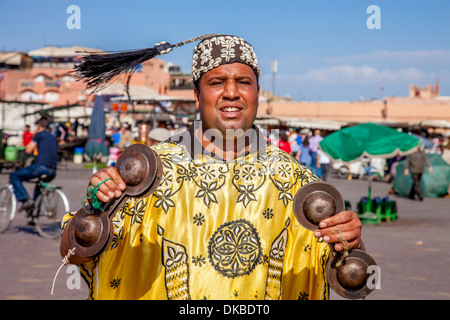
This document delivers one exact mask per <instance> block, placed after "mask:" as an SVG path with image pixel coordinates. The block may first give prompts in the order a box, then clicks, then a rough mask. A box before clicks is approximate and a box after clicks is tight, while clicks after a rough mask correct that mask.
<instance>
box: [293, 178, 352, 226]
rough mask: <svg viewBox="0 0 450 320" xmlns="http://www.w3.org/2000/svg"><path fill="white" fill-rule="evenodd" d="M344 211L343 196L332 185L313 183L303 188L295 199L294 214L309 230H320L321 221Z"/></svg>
mask: <svg viewBox="0 0 450 320" xmlns="http://www.w3.org/2000/svg"><path fill="white" fill-rule="evenodd" d="M343 210H344V201H343V200H342V196H341V194H340V193H339V191H337V189H336V188H335V187H333V186H332V185H330V184H328V183H325V182H322V181H313V182H310V183H308V184H306V185H305V186H303V187H302V188H301V189H300V190H299V191H298V192H297V194H296V195H295V197H294V214H295V217H296V218H297V220H298V222H299V223H300V224H301V225H302V226H303V227H305V228H306V229H308V230H311V231H315V230H317V229H318V228H319V223H320V221H322V220H324V219H326V218H329V217H331V216H333V215H335V214H336V213H339V212H341V211H343Z"/></svg>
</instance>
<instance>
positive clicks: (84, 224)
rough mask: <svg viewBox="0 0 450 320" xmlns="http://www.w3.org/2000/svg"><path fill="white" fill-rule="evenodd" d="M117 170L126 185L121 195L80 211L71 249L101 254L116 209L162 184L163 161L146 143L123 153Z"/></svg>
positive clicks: (70, 227) (74, 220)
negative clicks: (98, 206)
mask: <svg viewBox="0 0 450 320" xmlns="http://www.w3.org/2000/svg"><path fill="white" fill-rule="evenodd" d="M115 167H116V169H117V171H118V173H119V175H120V177H121V178H122V180H123V181H124V182H125V184H126V185H127V187H126V189H125V190H124V191H123V192H122V196H121V197H120V198H114V199H112V200H110V201H109V202H107V203H105V205H104V207H103V209H102V210H99V209H95V208H93V207H92V205H90V204H88V205H86V206H85V207H84V208H81V209H80V210H78V211H77V213H76V214H75V216H74V217H73V218H72V221H71V222H70V224H69V225H68V229H67V230H66V232H68V240H69V245H70V248H75V252H76V254H77V255H78V256H80V257H85V258H92V257H95V256H97V255H99V254H100V253H101V252H103V250H104V249H105V248H107V246H108V245H109V243H110V242H111V240H112V235H113V233H114V228H113V226H112V221H111V220H112V218H113V217H114V214H115V213H116V212H117V209H118V208H119V207H120V206H121V205H122V204H123V203H124V202H125V201H126V200H127V199H128V198H130V197H133V198H143V197H146V196H149V195H150V194H152V193H153V192H154V191H155V190H156V188H157V187H158V186H159V183H160V180H161V175H162V164H161V160H160V159H159V157H158V155H157V154H156V152H155V151H153V150H152V149H151V148H149V147H148V146H146V145H144V144H134V145H131V146H130V147H128V148H127V149H126V150H125V151H124V152H122V153H121V155H120V156H119V158H118V159H117V161H116V166H115Z"/></svg>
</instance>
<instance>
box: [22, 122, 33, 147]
mask: <svg viewBox="0 0 450 320" xmlns="http://www.w3.org/2000/svg"><path fill="white" fill-rule="evenodd" d="M31 140H33V132H31V131H30V125H29V124H27V125H26V126H25V130H24V131H23V134H22V144H23V146H24V147H26V146H27V145H28V144H29V143H30V142H31Z"/></svg>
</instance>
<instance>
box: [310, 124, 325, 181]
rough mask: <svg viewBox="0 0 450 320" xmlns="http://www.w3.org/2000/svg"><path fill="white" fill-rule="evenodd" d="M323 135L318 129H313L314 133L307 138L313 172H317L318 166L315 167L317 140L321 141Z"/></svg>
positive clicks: (317, 148)
mask: <svg viewBox="0 0 450 320" xmlns="http://www.w3.org/2000/svg"><path fill="white" fill-rule="evenodd" d="M322 139H323V137H322V136H321V135H320V130H319V129H316V130H314V135H313V136H312V137H311V139H309V148H310V150H311V170H312V172H313V173H314V174H318V173H319V168H318V167H317V151H318V150H319V142H320V141H322Z"/></svg>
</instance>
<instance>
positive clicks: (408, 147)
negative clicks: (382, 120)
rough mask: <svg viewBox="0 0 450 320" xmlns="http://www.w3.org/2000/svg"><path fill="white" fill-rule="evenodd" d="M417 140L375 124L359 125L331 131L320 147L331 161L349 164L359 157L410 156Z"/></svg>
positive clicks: (416, 144) (418, 140)
mask: <svg viewBox="0 0 450 320" xmlns="http://www.w3.org/2000/svg"><path fill="white" fill-rule="evenodd" d="M419 143H420V139H418V138H417V137H415V136H412V135H409V134H407V133H404V132H399V131H397V130H395V129H392V128H389V127H385V126H382V125H378V124H375V123H370V122H369V123H363V124H360V125H357V126H353V127H347V128H344V129H341V130H339V131H336V132H333V133H332V134H330V135H328V136H326V137H325V138H324V139H323V140H322V141H321V142H320V148H321V149H322V150H323V151H324V152H325V153H326V154H328V156H330V157H331V158H332V159H334V160H342V161H344V162H351V161H355V160H359V159H360V158H361V157H363V156H366V157H369V158H370V157H381V158H392V157H394V156H397V155H401V156H403V155H407V154H410V153H411V152H413V151H414V150H415V148H416V147H418V145H419Z"/></svg>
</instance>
